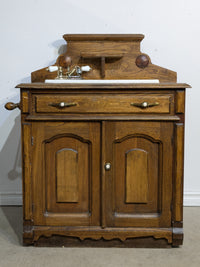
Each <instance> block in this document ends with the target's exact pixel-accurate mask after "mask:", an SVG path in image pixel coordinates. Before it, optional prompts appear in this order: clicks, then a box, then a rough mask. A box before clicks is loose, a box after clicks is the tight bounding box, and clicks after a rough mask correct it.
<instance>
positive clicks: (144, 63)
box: [135, 54, 150, 69]
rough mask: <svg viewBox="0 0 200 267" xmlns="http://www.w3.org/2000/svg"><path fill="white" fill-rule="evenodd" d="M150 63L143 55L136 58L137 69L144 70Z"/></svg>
mask: <svg viewBox="0 0 200 267" xmlns="http://www.w3.org/2000/svg"><path fill="white" fill-rule="evenodd" d="M149 62H150V58H149V57H148V56H147V55H145V54H141V55H139V56H138V57H137V58H136V61H135V63H136V65H137V66H138V68H141V69H144V68H146V67H147V66H148V65H149Z"/></svg>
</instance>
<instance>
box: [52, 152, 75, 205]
mask: <svg viewBox="0 0 200 267" xmlns="http://www.w3.org/2000/svg"><path fill="white" fill-rule="evenodd" d="M77 163H78V152H77V151H76V150H73V149H64V150H61V151H58V153H57V154H56V176H57V177H56V178H57V179H56V182H57V186H56V191H57V202H78V195H79V194H78V173H77V168H78V166H77Z"/></svg>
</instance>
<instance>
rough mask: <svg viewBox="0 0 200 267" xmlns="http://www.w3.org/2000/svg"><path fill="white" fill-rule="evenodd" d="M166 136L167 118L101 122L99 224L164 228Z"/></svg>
mask: <svg viewBox="0 0 200 267" xmlns="http://www.w3.org/2000/svg"><path fill="white" fill-rule="evenodd" d="M172 136H173V123H171V122H105V123H104V125H103V154H104V155H105V156H104V157H103V163H104V164H105V163H106V162H109V163H111V168H110V169H109V170H106V169H105V168H104V169H103V171H102V172H103V202H102V208H103V213H102V214H103V222H102V223H103V226H104V227H106V226H116V227H132V226H133V227H170V225H171V200H172V162H173V153H172V151H173V148H172Z"/></svg>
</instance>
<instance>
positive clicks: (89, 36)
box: [63, 34, 144, 42]
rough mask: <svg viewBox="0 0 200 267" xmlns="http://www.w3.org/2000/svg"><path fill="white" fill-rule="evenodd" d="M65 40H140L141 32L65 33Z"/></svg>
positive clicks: (142, 37) (141, 37)
mask: <svg viewBox="0 0 200 267" xmlns="http://www.w3.org/2000/svg"><path fill="white" fill-rule="evenodd" d="M63 38H64V39H65V41H67V42H70V41H73V42H75V41H80V42H83V41H121V42H132V41H142V39H144V35H143V34H65V35H63Z"/></svg>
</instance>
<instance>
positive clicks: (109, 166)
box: [104, 162, 111, 171]
mask: <svg viewBox="0 0 200 267" xmlns="http://www.w3.org/2000/svg"><path fill="white" fill-rule="evenodd" d="M104 167H105V170H106V171H109V170H110V169H111V164H110V162H106V164H105V166H104Z"/></svg>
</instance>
